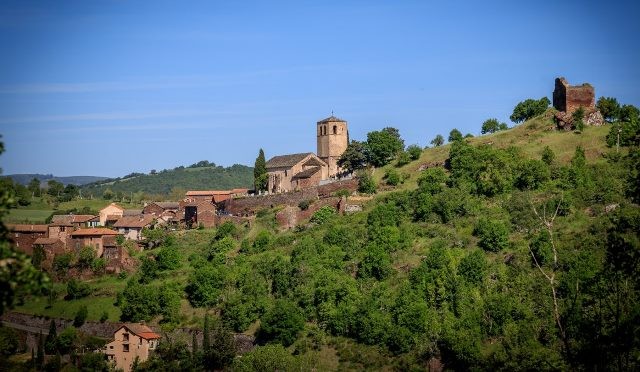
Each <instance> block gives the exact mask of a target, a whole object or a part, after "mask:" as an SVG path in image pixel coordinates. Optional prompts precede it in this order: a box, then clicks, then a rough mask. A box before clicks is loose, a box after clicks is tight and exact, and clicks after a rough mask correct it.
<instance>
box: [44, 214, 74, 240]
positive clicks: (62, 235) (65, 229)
mask: <svg viewBox="0 0 640 372" xmlns="http://www.w3.org/2000/svg"><path fill="white" fill-rule="evenodd" d="M73 231H74V228H73V224H72V223H71V222H69V221H66V220H62V221H60V222H57V223H51V224H49V233H48V237H49V238H51V239H58V240H60V241H62V242H63V243H64V245H67V244H68V243H69V239H70V238H71V233H72V232H73Z"/></svg>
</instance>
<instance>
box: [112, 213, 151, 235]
mask: <svg viewBox="0 0 640 372" xmlns="http://www.w3.org/2000/svg"><path fill="white" fill-rule="evenodd" d="M155 220H156V217H155V216H154V215H152V214H140V215H136V216H123V217H121V218H120V219H119V220H118V221H116V223H114V224H113V228H114V229H117V231H118V233H120V234H122V235H123V236H124V237H125V239H130V240H141V239H142V229H144V228H145V227H147V228H148V227H151V226H152V225H153V224H154V221H155Z"/></svg>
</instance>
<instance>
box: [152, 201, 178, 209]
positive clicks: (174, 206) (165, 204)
mask: <svg viewBox="0 0 640 372" xmlns="http://www.w3.org/2000/svg"><path fill="white" fill-rule="evenodd" d="M151 204H155V205H157V206H158V207H160V208H162V209H178V208H180V203H178V202H154V203H151Z"/></svg>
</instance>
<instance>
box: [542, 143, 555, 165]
mask: <svg viewBox="0 0 640 372" xmlns="http://www.w3.org/2000/svg"><path fill="white" fill-rule="evenodd" d="M555 159H556V154H555V153H554V152H553V150H551V148H550V147H549V146H545V147H544V149H543V150H542V161H543V162H545V164H547V165H551V164H553V161H554V160H555Z"/></svg>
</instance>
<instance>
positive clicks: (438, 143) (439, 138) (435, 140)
mask: <svg viewBox="0 0 640 372" xmlns="http://www.w3.org/2000/svg"><path fill="white" fill-rule="evenodd" d="M429 143H430V144H432V145H433V146H434V147H440V146H442V145H444V137H442V135H441V134H438V135H436V136H435V137H434V138H433V139H432V140H431V142H429Z"/></svg>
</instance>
